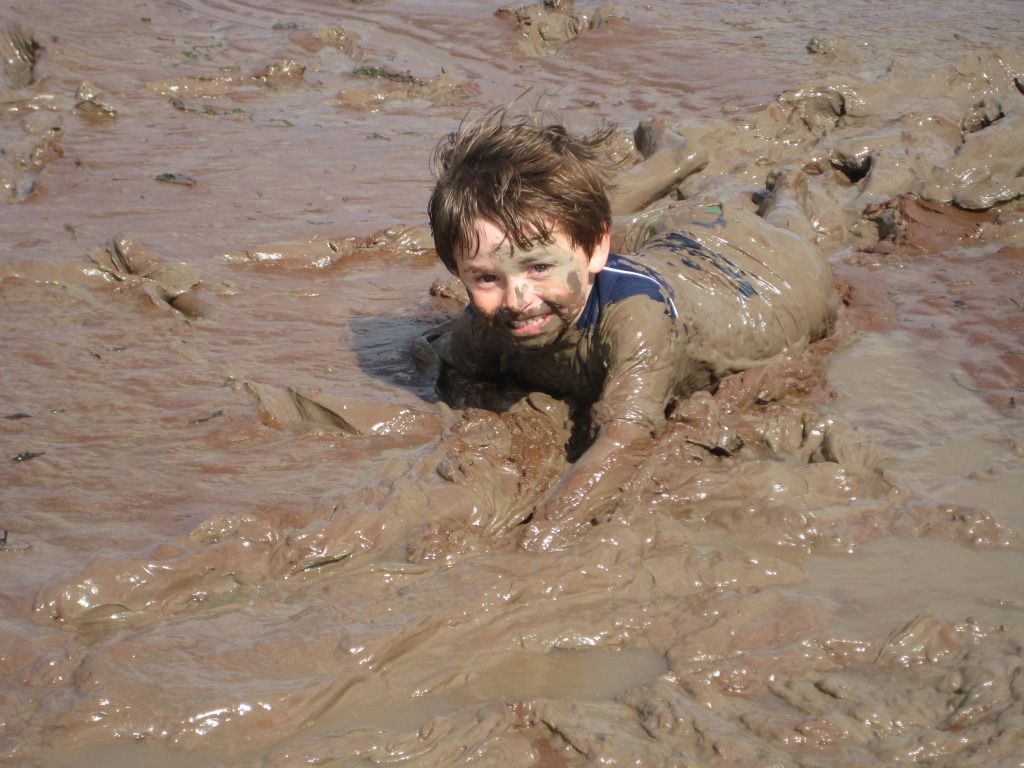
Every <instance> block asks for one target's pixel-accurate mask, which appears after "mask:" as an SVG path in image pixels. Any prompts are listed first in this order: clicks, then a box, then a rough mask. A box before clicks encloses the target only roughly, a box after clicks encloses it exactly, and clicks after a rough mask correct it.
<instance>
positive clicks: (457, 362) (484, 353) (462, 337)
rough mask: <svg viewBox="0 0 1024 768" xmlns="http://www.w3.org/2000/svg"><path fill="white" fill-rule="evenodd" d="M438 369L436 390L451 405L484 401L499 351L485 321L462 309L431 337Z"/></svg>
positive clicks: (494, 377) (495, 374)
mask: <svg viewBox="0 0 1024 768" xmlns="http://www.w3.org/2000/svg"><path fill="white" fill-rule="evenodd" d="M430 345H431V347H433V350H434V352H435V353H436V354H437V357H438V361H439V363H440V369H439V371H438V376H437V392H438V394H439V395H440V397H441V399H442V400H444V401H445V402H446V403H448V405H450V406H452V407H453V408H462V407H465V406H467V405H477V406H485V407H486V405H487V404H488V402H489V400H490V399H491V396H492V394H493V392H492V391H493V390H494V389H495V384H496V382H497V379H498V376H499V373H500V370H499V369H500V364H501V350H500V347H499V345H498V343H497V340H496V339H495V338H494V334H492V333H488V332H487V328H486V326H485V324H484V323H483V322H482V321H481V320H480V319H479V318H478V317H476V316H475V315H474V314H472V313H470V312H465V313H463V314H461V315H459V317H457V318H456V319H455V320H454V321H453V322H452V323H451V325H450V326H449V327H448V329H447V330H445V332H444V333H442V334H441V335H440V336H438V337H437V338H434V339H431V341H430Z"/></svg>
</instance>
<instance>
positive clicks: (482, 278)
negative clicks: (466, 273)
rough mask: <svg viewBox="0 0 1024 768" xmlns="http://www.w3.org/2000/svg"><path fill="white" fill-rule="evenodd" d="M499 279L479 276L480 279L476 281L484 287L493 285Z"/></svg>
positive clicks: (492, 276) (491, 276)
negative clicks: (489, 284)
mask: <svg viewBox="0 0 1024 768" xmlns="http://www.w3.org/2000/svg"><path fill="white" fill-rule="evenodd" d="M497 279H498V278H497V277H496V276H495V275H479V276H478V277H477V278H476V281H477V282H478V283H483V284H484V285H486V284H488V283H493V282H495V281H496V280H497Z"/></svg>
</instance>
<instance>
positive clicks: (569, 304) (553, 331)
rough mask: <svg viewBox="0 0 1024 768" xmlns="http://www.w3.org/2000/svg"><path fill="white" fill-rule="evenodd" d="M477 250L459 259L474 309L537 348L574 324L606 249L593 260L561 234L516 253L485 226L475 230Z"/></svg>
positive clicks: (601, 247)
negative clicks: (547, 241)
mask: <svg viewBox="0 0 1024 768" xmlns="http://www.w3.org/2000/svg"><path fill="white" fill-rule="evenodd" d="M477 243H478V246H477V249H476V251H475V252H474V253H472V254H469V255H468V256H460V257H459V259H458V270H459V278H460V279H461V280H462V282H463V283H464V284H465V286H466V290H467V291H468V292H469V296H470V300H471V301H472V303H473V306H474V308H476V310H477V311H478V312H480V313H481V314H482V315H484V317H487V318H489V319H490V320H491V321H492V322H493V324H494V327H496V328H498V329H499V330H500V331H501V332H502V333H504V334H507V335H508V336H509V337H510V338H512V339H513V340H514V341H515V342H516V343H517V344H520V345H522V346H524V347H531V348H536V347H542V346H544V345H546V344H550V343H551V342H552V341H554V340H555V339H557V338H558V337H559V336H560V335H561V334H562V332H563V331H564V330H565V328H566V327H567V326H569V325H571V324H572V323H574V322H576V320H577V318H579V316H580V314H581V313H582V312H583V307H584V306H585V305H586V303H587V297H588V296H589V295H590V288H591V285H592V282H593V276H594V275H595V274H597V273H598V272H600V271H601V269H602V268H603V267H604V263H605V260H606V259H607V256H608V243H607V242H605V243H603V244H601V245H599V246H598V248H597V250H596V251H595V253H594V254H593V255H592V256H588V255H587V254H586V253H585V252H584V251H583V249H581V248H578V247H576V246H573V245H572V243H570V242H569V239H568V238H567V237H566V236H565V235H564V234H562V233H561V232H557V231H556V232H555V233H554V236H553V240H552V241H551V242H549V243H544V242H538V243H536V244H534V245H532V246H531V247H530V248H528V249H526V250H522V249H519V248H516V247H515V246H514V245H513V244H512V243H511V242H509V240H508V239H507V238H506V236H505V233H504V232H502V231H501V230H500V229H498V227H496V226H494V225H493V224H491V223H490V222H488V221H482V220H481V221H480V223H479V224H478V225H477Z"/></svg>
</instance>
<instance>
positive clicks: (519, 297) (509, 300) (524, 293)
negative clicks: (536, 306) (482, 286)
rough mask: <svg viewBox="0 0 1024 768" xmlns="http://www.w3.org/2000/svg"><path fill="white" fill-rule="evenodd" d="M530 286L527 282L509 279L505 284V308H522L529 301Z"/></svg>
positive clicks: (517, 309)
mask: <svg viewBox="0 0 1024 768" xmlns="http://www.w3.org/2000/svg"><path fill="white" fill-rule="evenodd" d="M529 292H530V288H529V286H528V285H526V283H525V282H521V281H518V280H509V281H508V283H507V285H506V286H505V301H504V304H505V308H506V309H513V310H516V311H519V310H522V309H524V308H525V307H526V305H527V304H528V302H529Z"/></svg>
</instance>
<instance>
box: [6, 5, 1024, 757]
mask: <svg viewBox="0 0 1024 768" xmlns="http://www.w3.org/2000/svg"><path fill="white" fill-rule="evenodd" d="M548 5H549V6H550V7H547V8H546V9H541V8H540V7H537V8H525V9H524V8H520V7H518V6H509V7H508V8H507V9H505V10H504V11H503V12H501V13H497V14H496V12H497V11H499V8H500V6H499V4H493V5H488V4H482V3H477V2H452V3H433V4H424V3H420V2H414V1H413V0H394V1H393V2H392V1H385V0H381V1H380V2H368V3H366V2H363V3H355V2H353V3H342V4H338V3H326V2H322V1H321V0H304V1H303V2H299V3H292V4H288V7H287V9H281V8H279V6H278V5H277V4H271V3H259V2H247V3H241V2H206V0H175V1H174V2H162V3H155V2H153V3H151V2H143V3H139V4H135V5H131V6H130V8H126V7H125V6H124V5H123V4H111V3H95V2H87V3H85V4H84V5H81V4H80V6H79V8H78V11H76V12H75V13H69V12H68V10H67V8H66V6H65V4H61V3H56V2H37V3H31V4H29V3H23V4H17V5H15V6H11V7H8V8H7V9H5V10H4V11H3V13H4V14H6V15H5V17H4V18H0V24H2V25H3V31H2V32H0V55H2V56H3V58H4V72H3V80H2V82H0V106H2V110H0V147H3V150H4V152H3V156H2V157H0V187H2V189H0V193H2V194H3V196H4V200H3V201H2V202H0V229H2V232H3V248H2V250H0V328H2V333H3V376H2V378H0V393H2V402H3V409H2V412H0V417H2V418H0V446H2V448H3V450H2V452H0V487H2V489H3V491H2V495H0V529H3V531H4V535H3V537H2V539H0V578H2V580H3V583H4V589H3V591H2V594H0V762H2V763H3V764H10V765H19V766H21V765H29V766H32V765H38V766H78V765H97V764H103V765H108V766H110V767H111V768H118V767H119V766H129V765H132V766H134V765H137V764H141V763H145V764H147V765H153V766H181V765H190V766H204V765H205V766H298V765H311V764H315V765H346V766H347V765H381V764H383V765H389V764H397V763H401V764H403V765H417V766H451V765H459V764H466V763H470V762H476V763H478V764H483V765H501V766H524V767H526V766H582V765H633V766H682V765H721V766H726V765H727V766H763V765H779V766H798V765H804V766H823V767H824V766H829V767H838V766H851V765H857V766H882V765H893V764H921V765H936V766H1012V765H1021V764H1022V761H1021V755H1022V754H1024V661H1022V651H1021V648H1022V646H1024V587H1022V584H1024V552H1022V545H1024V542H1022V539H1021V536H1022V533H1024V507H1022V505H1021V499H1022V498H1024V429H1022V427H1021V412H1022V411H1021V398H1022V396H1024V383H1022V376H1024V350H1022V344H1024V308H1022V305H1021V302H1022V301H1024V299H1022V298H1021V297H1022V295H1024V293H1022V290H1021V286H1022V285H1024V279H1022V278H1024V241H1022V237H1024V203H1022V200H1021V194H1022V192H1024V188H1022V187H1021V178H1022V167H1024V166H1022V163H1024V160H1022V157H1024V155H1022V151H1021V140H1022V139H1021V137H1022V135H1024V133H1022V131H1021V130H1020V125H1021V120H1022V118H1024V95H1022V83H1024V59H1022V58H1021V54H1020V51H1021V50H1022V45H1021V44H1022V42H1024V20H1022V17H1021V14H1020V13H1019V7H1018V5H1017V4H1016V3H1015V2H1013V1H1012V0H1007V1H1006V2H1002V1H1001V0H983V1H982V2H980V3H973V4H971V5H970V6H964V7H962V8H961V7H960V6H955V5H953V4H941V5H936V4H932V3H904V4H895V3H890V4H887V5H885V6H884V7H883V6H879V5H878V4H876V3H871V2H862V1H861V0H853V1H852V2H847V3H843V4H842V5H841V7H830V8H829V13H828V16H827V19H825V18H824V17H823V16H822V14H821V13H820V7H819V4H817V3H811V2H795V3H792V2H787V3H781V2H780V3H763V4H759V5H758V6H756V9H753V8H752V7H749V6H746V5H744V4H731V5H730V4H721V3H686V4H671V3H654V4H646V5H641V4H632V3H622V4H619V5H618V6H616V7H607V8H601V7H599V5H598V4H597V3H583V2H580V3H578V4H577V5H576V6H575V7H573V6H572V5H571V4H569V3H553V4H548ZM516 98H518V99H520V103H522V104H524V105H526V106H534V105H538V104H539V105H540V106H542V107H544V108H548V109H552V110H556V111H558V112H560V113H561V114H562V115H563V116H564V117H565V118H566V119H567V120H568V122H569V123H570V124H571V125H573V126H575V127H577V128H580V129H584V130H586V129H590V128H593V127H595V126H596V125H598V124H599V123H600V122H601V121H613V122H616V123H618V124H619V125H620V126H621V128H622V130H621V132H620V135H619V137H618V140H617V141H616V142H615V145H614V147H610V148H609V152H610V153H611V154H613V155H616V156H618V157H619V158H620V159H623V160H624V166H628V165H629V163H630V162H635V161H637V160H639V159H640V156H641V153H640V152H637V151H634V149H633V148H632V139H631V129H632V127H633V126H635V125H636V123H637V122H638V121H640V120H643V119H647V118H651V117H656V118H661V119H662V120H663V122H664V123H665V124H666V125H667V126H669V127H670V128H671V129H672V130H673V131H674V132H676V133H678V134H679V135H681V136H682V137H684V138H685V139H686V148H687V152H688V153H691V154H692V156H693V157H694V158H699V159H700V162H690V163H688V165H687V173H686V174H685V178H681V180H680V181H679V183H678V184H677V185H676V186H675V188H674V189H672V190H671V191H670V192H669V193H668V195H666V196H664V197H662V198H660V199H659V200H656V201H655V202H653V203H652V204H651V207H652V208H663V207H666V206H679V205H680V203H681V204H682V206H690V205H693V204H694V203H697V204H724V205H725V206H726V207H730V208H735V209H738V210H745V211H746V212H748V213H749V214H751V215H752V214H755V213H756V214H759V215H761V216H764V217H765V218H766V219H767V220H769V221H770V222H771V223H773V224H775V225H777V226H783V227H787V228H789V229H792V230H793V231H795V232H797V233H798V234H800V235H802V236H804V237H805V238H807V239H810V240H814V241H815V242H817V243H818V244H819V245H820V247H821V248H822V249H823V250H824V251H825V252H826V254H827V255H828V257H829V260H830V263H831V266H832V269H833V272H834V274H835V277H836V280H837V288H838V290H839V295H840V296H841V297H842V302H841V306H840V307H839V309H838V313H837V316H836V319H835V323H834V331H833V333H832V334H831V335H830V336H829V337H828V338H826V339H824V340H823V341H819V342H816V343H814V344H812V345H810V347H809V348H808V349H807V350H806V351H805V352H803V353H801V354H800V355H799V356H796V357H785V358H777V359H774V360H772V361H771V362H770V363H768V364H766V365H763V366H760V367H757V368H753V369H750V370H747V371H745V372H743V373H739V374H735V375H732V376H729V377H727V378H726V379H725V380H724V381H723V382H722V384H721V386H720V387H719V388H718V390H717V391H716V392H715V393H714V394H709V393H706V392H699V393H697V394H695V395H694V396H693V397H691V398H689V399H688V400H687V401H685V402H683V403H680V404H679V406H678V407H677V408H676V410H675V412H674V413H673V415H672V421H671V423H670V425H669V429H668V430H667V431H666V433H665V435H664V436H663V437H662V438H660V439H659V440H658V441H657V442H656V443H655V445H654V446H653V448H652V450H651V451H650V453H649V455H647V456H645V457H644V458H643V460H642V461H641V462H640V463H639V464H638V466H637V468H636V473H635V475H634V477H633V479H632V480H631V481H630V482H629V483H628V484H627V485H626V486H625V487H624V489H623V497H622V500H621V501H620V502H619V504H618V506H617V507H616V509H615V510H614V512H613V513H612V514H610V515H609V516H608V519H606V520H604V521H602V522H601V523H600V524H599V525H596V526H593V527H592V528H591V529H590V530H588V531H587V532H586V534H585V535H584V536H582V537H581V538H580V539H579V540H577V541H575V542H573V543H572V544H571V545H569V546H567V547H566V548H565V549H563V550H561V551H558V552H548V553H539V554H538V553H530V552H525V551H522V550H520V549H519V548H518V546H517V542H518V532H519V529H520V527H521V526H520V523H521V522H522V521H523V520H524V519H525V518H526V517H527V516H528V515H529V513H530V510H531V508H532V504H533V502H534V501H535V500H536V499H538V498H539V497H540V496H541V495H542V494H543V492H544V490H545V489H546V488H548V487H549V486H550V485H551V484H552V483H553V482H554V481H555V479H556V478H557V477H558V476H559V474H560V473H561V472H563V471H564V469H565V467H566V454H565V448H564V446H565V443H566V441H567V440H568V439H569V436H570V433H571V430H572V425H571V424H570V423H569V421H568V409H567V408H566V406H565V405H564V404H562V403H560V402H558V401H556V400H554V399H552V398H550V397H547V396H544V395H540V394H536V393H534V394H532V395H529V396H527V397H524V398H523V399H521V400H520V401H518V402H517V403H515V404H514V405H512V407H510V408H508V409H507V410H504V411H501V412H493V411H489V410H483V409H469V410H467V411H464V412H463V411H455V410H451V409H449V408H447V407H445V406H443V405H441V404H440V403H438V402H436V400H435V398H434V397H433V380H434V376H435V374H436V362H435V360H434V358H433V357H432V354H431V351H430V347H429V345H428V344H426V342H425V341H424V336H425V335H429V333H431V332H432V330H433V329H436V328H437V327H438V326H440V325H441V324H443V323H444V322H445V321H446V320H447V319H449V318H450V317H452V316H453V315H454V314H455V313H457V312H458V311H459V306H460V301H462V300H463V297H462V296H461V295H460V293H459V291H458V289H457V287H455V288H454V289H453V288H452V286H450V285H448V286H446V285H445V284H443V283H442V282H438V283H437V287H436V288H435V289H434V290H432V291H431V290H428V289H429V288H430V286H431V284H432V283H433V282H434V281H435V280H438V279H439V278H444V277H445V276H446V274H445V272H444V270H443V268H441V267H440V266H439V265H438V264H437V263H436V260H435V258H434V255H433V253H432V252H431V250H430V242H429V237H426V236H424V230H423V224H424V222H425V212H424V211H425V203H426V198H427V195H428V193H429V189H430V173H429V168H428V157H429V155H430V152H431V150H432V148H433V146H434V143H435V142H436V141H437V139H438V138H439V137H440V136H441V135H443V134H444V133H446V132H447V131H450V130H451V129H452V128H453V127H454V126H455V125H456V124H457V123H458V121H459V120H460V119H462V118H463V116H464V115H465V114H466V113H467V111H472V112H476V111H478V110H484V109H486V108H489V107H492V106H494V105H498V104H503V103H508V102H509V101H511V100H513V99H516ZM687 157H690V154H688V155H687ZM705 158H706V161H705ZM643 221H644V217H643V215H641V216H640V217H639V218H637V219H636V223H637V224H638V225H641V226H642V224H643ZM629 226H630V224H629V222H628V221H626V220H617V227H618V229H617V232H616V235H617V236H618V237H619V238H620V239H621V238H622V237H625V236H627V234H628V232H629Z"/></svg>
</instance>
